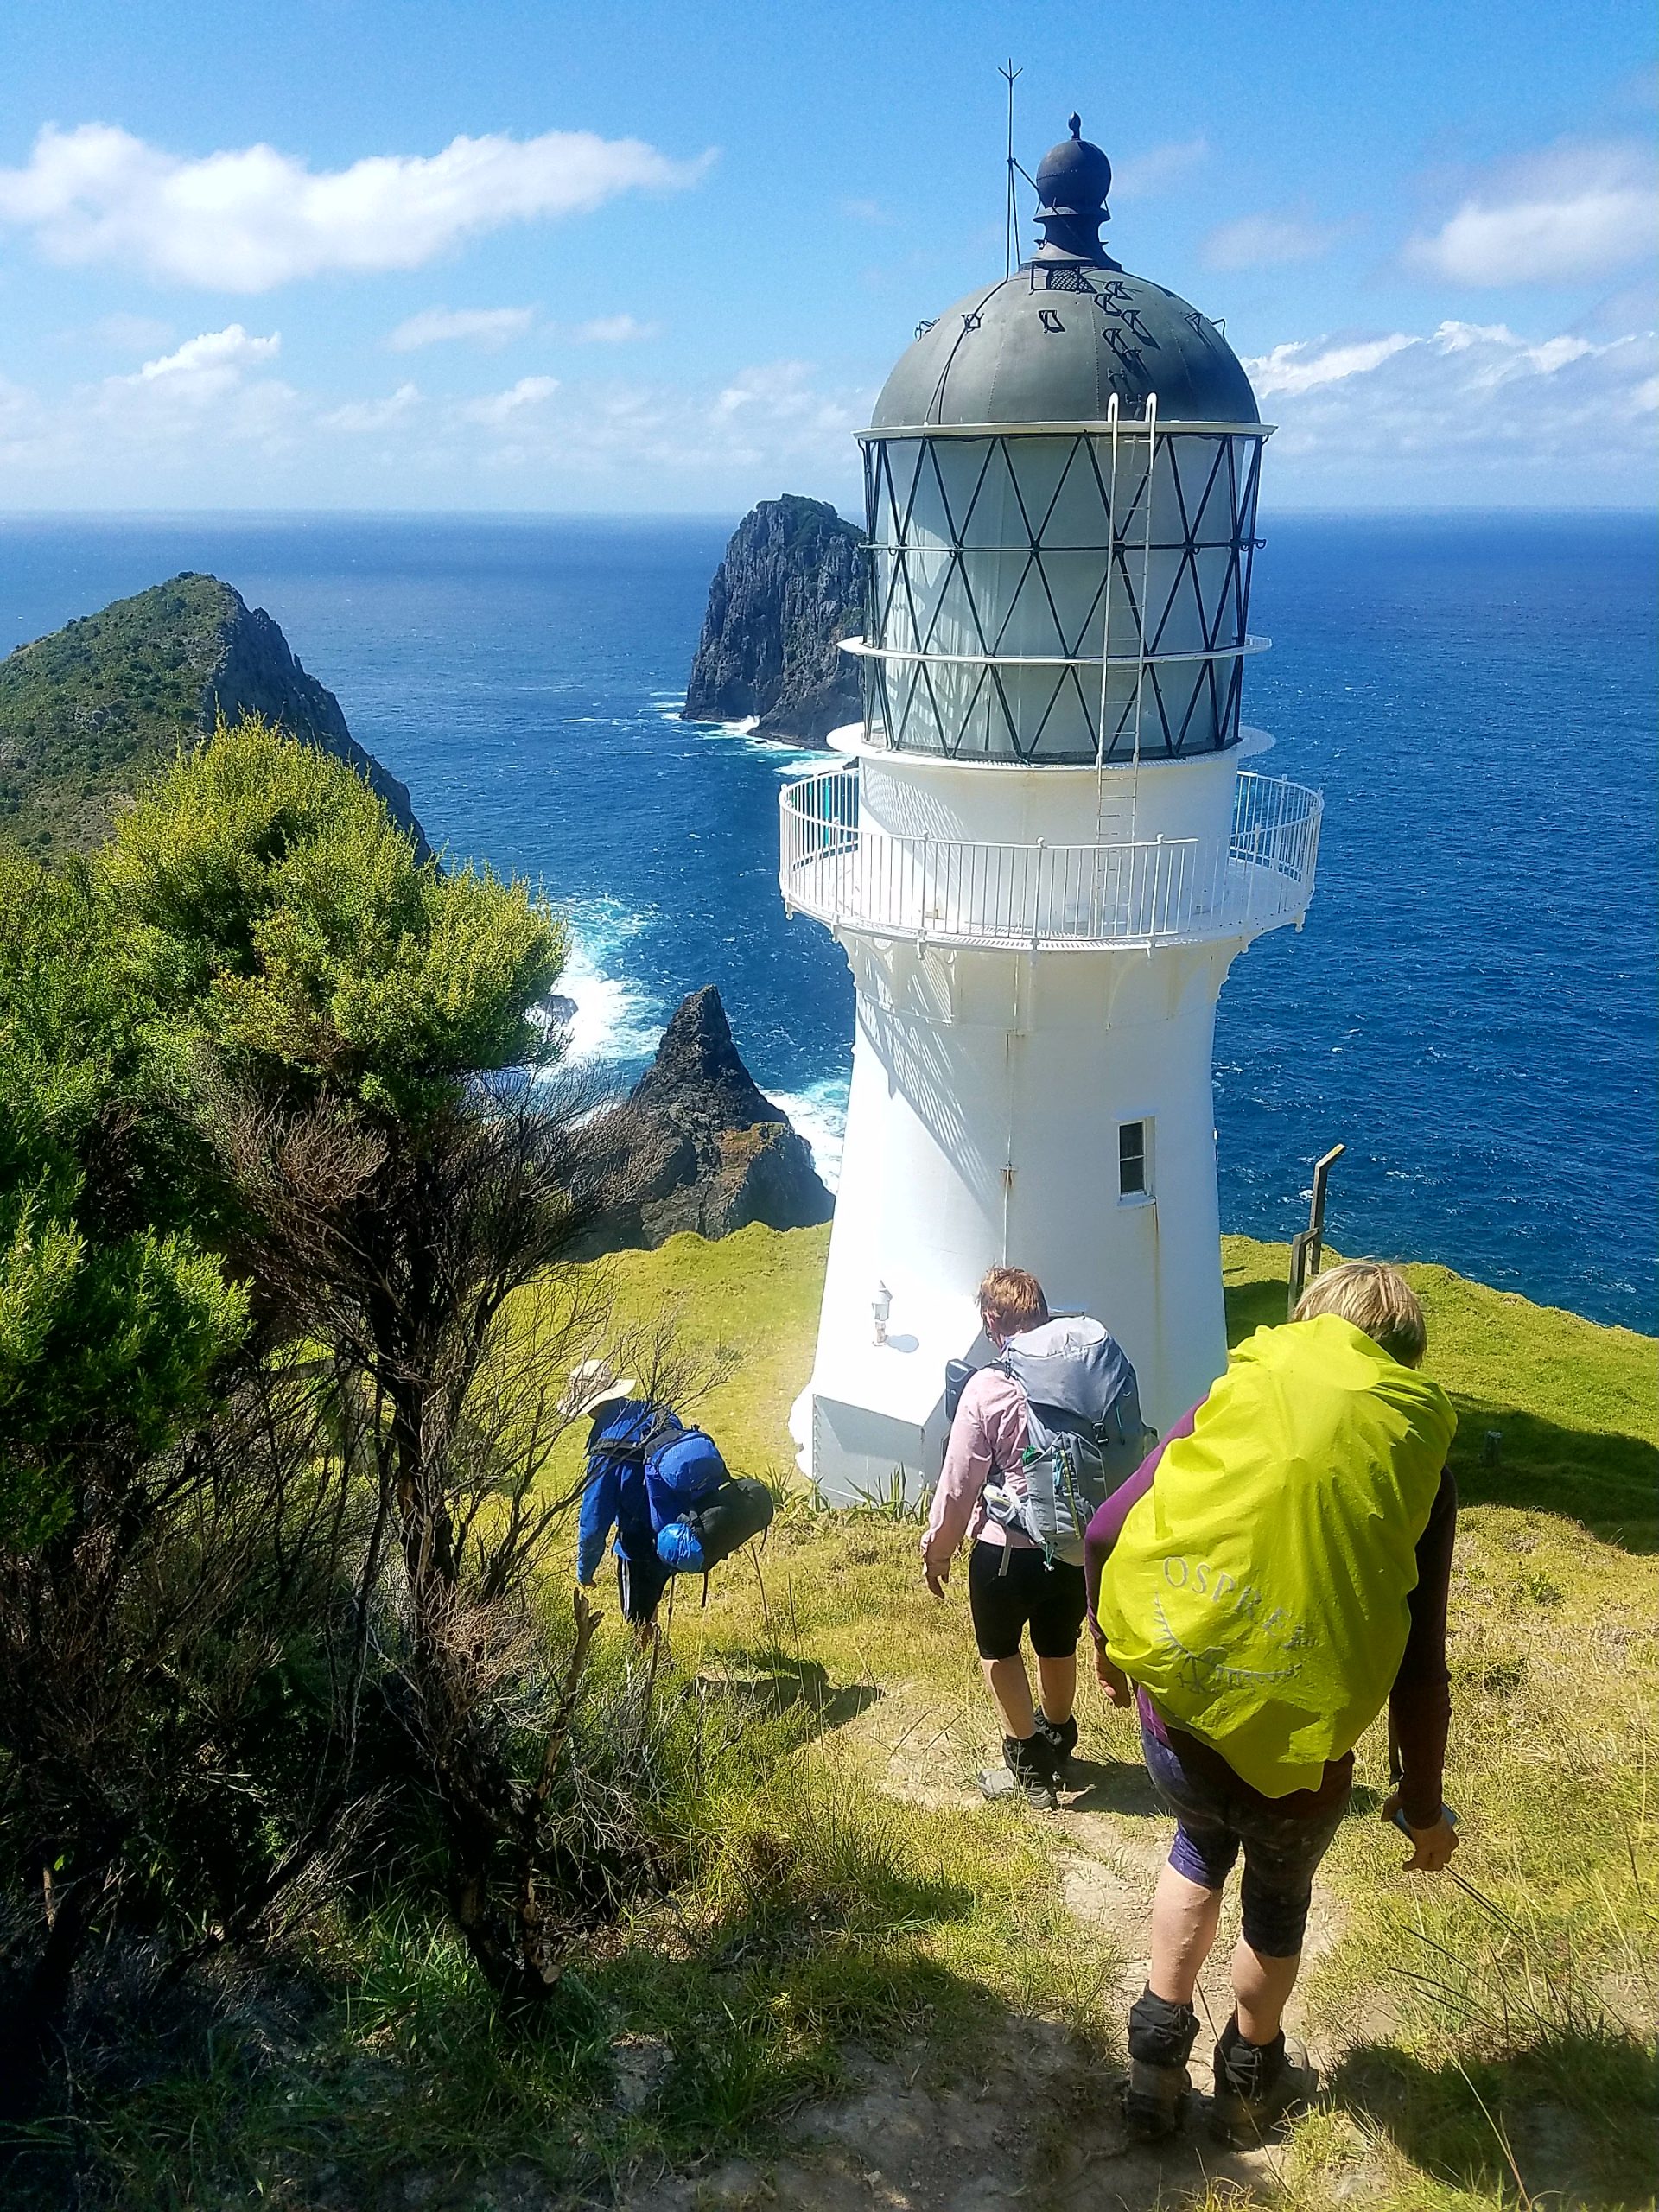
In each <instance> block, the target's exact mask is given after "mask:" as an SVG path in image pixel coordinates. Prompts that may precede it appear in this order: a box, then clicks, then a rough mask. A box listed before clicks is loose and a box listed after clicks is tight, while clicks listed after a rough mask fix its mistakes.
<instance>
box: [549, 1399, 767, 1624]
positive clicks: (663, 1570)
mask: <svg viewBox="0 0 1659 2212" xmlns="http://www.w3.org/2000/svg"><path fill="white" fill-rule="evenodd" d="M570 1383H571V1389H570V1394H569V1397H568V1399H567V1400H566V1403H565V1408H564V1410H565V1413H566V1414H567V1417H568V1418H569V1419H571V1420H573V1421H579V1420H581V1419H582V1418H584V1417H590V1418H591V1421H592V1426H591V1427H590V1428H589V1430H588V1446H587V1454H588V1456H587V1468H586V1474H585V1479H584V1483H583V1488H582V1511H581V1515H580V1516H579V1519H578V1522H577V1529H576V1580H577V1581H578V1582H580V1583H581V1584H582V1585H583V1586H584V1587H587V1586H591V1585H592V1583H593V1580H594V1576H595V1575H596V1574H597V1573H599V1570H600V1567H601V1564H602V1562H603V1560H604V1557H605V1547H606V1544H607V1541H610V1540H611V1537H612V1532H613V1530H614V1532H615V1536H614V1544H613V1548H614V1550H615V1553H616V1572H617V1586H618V1589H619V1592H620V1597H621V1600H622V1616H623V1618H624V1619H625V1620H626V1622H627V1623H628V1624H629V1625H630V1627H631V1628H632V1630H634V1633H635V1635H636V1636H637V1637H639V1639H640V1641H641V1642H642V1643H645V1642H648V1641H650V1640H651V1639H652V1637H654V1635H655V1634H656V1624H657V1609H658V1606H659V1605H661V1603H662V1600H663V1593H664V1591H665V1590H666V1589H667V1588H668V1586H669V1584H670V1582H671V1580H672V1579H673V1577H674V1576H675V1575H677V1574H684V1573H690V1574H701V1575H702V1577H703V1578H704V1581H703V1591H704V1595H705V1597H706V1596H707V1593H708V1580H707V1578H708V1576H709V1573H711V1572H712V1570H713V1569H714V1568H715V1567H718V1566H719V1564H720V1562H721V1560H724V1559H728V1558H729V1557H730V1555H731V1554H732V1553H733V1552H734V1551H736V1550H737V1548H739V1546H740V1545H741V1544H746V1543H747V1541H749V1539H750V1538H751V1537H752V1536H758V1535H760V1533H761V1531H762V1530H763V1529H765V1528H766V1526H767V1525H768V1523H769V1522H771V1519H772V1493H771V1491H769V1490H768V1489H767V1488H766V1484H764V1483H760V1482H754V1481H752V1480H749V1479H748V1478H745V1477H741V1476H736V1475H733V1474H732V1473H731V1472H730V1471H728V1468H727V1465H726V1462H725V1460H724V1459H722V1458H721V1453H720V1447H719V1446H717V1445H716V1444H715V1440H714V1439H713V1437H711V1436H710V1435H709V1434H708V1433H707V1432H706V1431H705V1430H702V1429H701V1428H692V1427H688V1426H687V1425H686V1423H685V1422H683V1421H682V1420H681V1419H680V1417H679V1415H678V1414H677V1413H675V1412H674V1411H673V1409H672V1408H671V1407H668V1406H661V1405H657V1404H655V1403H653V1402H652V1400H651V1399H650V1398H642V1397H636V1396H635V1395H634V1392H635V1391H636V1390H637V1389H638V1388H639V1385H638V1384H637V1383H635V1382H634V1381H633V1379H632V1376H629V1377H626V1378H617V1377H614V1376H613V1374H612V1372H611V1370H610V1367H609V1364H608V1363H607V1362H606V1361H603V1360H588V1361H586V1362H585V1363H583V1364H582V1366H581V1367H579V1368H578V1369H577V1370H575V1374H574V1375H573V1376H571V1378H570Z"/></svg>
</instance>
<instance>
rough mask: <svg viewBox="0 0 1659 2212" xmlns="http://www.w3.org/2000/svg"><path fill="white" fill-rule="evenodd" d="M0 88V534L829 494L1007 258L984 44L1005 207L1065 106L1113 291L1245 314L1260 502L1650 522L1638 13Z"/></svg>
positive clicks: (391, 55)
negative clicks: (970, 296)
mask: <svg viewBox="0 0 1659 2212" xmlns="http://www.w3.org/2000/svg"><path fill="white" fill-rule="evenodd" d="M6 49H7V50H6V89H7V98H6V100H5V102H4V113H3V118H0V506H4V507H8V508H41V507H66V506H86V507H146V508H158V507H229V508H236V507H265V508H268V507H278V506H299V507H317V506H340V507H353V508H377V507H415V508H441V507H460V508H526V509H544V510H575V511H582V512H596V511H607V510H619V511H636V512H652V511H662V510H670V509H672V510H677V511H691V512H697V511H701V512H734V511H737V510H739V509H741V508H742V507H743V506H745V505H747V504H748V503H749V502H750V501H752V500H753V499H756V498H759V497H762V496H765V495H767V494H770V493H777V492H779V491H782V490H786V489H787V490H797V491H805V492H814V493H819V494H821V495H823V496H824V497H828V498H831V499H836V500H837V501H838V502H839V503H840V504H841V505H843V506H844V507H847V506H853V505H855V504H856V492H855V448H854V446H853V443H852V440H851V437H850V435H849V433H850V431H851V430H852V429H854V428H855V427H856V426H857V424H858V423H860V422H861V421H862V420H863V419H864V417H865V414H866V410H868V406H869V404H870V401H871V399H872V397H873V396H874V391H876V390H877V388H878V387H879V385H880V381H881V378H882V377H883V375H884V374H885V372H886V371H887V367H888V366H889V365H891V363H892V361H893V359H894V358H895V356H896V355H897V354H898V353H899V351H900V350H901V349H902V348H903V346H904V345H905V344H906V341H907V340H908V339H909V337H910V335H911V333H912V330H913V328H914V327H915V324H916V322H917V321H918V319H920V318H921V317H924V316H931V315H937V314H938V313H939V312H940V311H941V309H943V308H946V307H948V306H949V305H950V302H951V301H952V300H953V299H955V298H957V296H959V295H961V294H962V293H963V292H964V291H966V290H967V289H969V287H970V286H971V285H973V284H975V283H980V282H982V281H983V280H984V279H985V278H986V277H988V276H990V275H993V274H996V273H999V272H1000V270H1001V256H1002V223H1001V182H1002V180H1001V147H1002V130H1003V108H1002V102H1003V88H1002V85H1001V81H1000V79H999V78H998V76H997V74H996V71H997V67H998V65H999V64H1000V63H1001V61H1002V60H1003V59H1004V58H1005V57H1006V56H1008V55H1012V56H1013V57H1014V60H1015V61H1016V62H1017V63H1019V64H1020V65H1021V66H1022V67H1023V71H1024V73H1023V75H1022V76H1021V78H1020V81H1019V86H1018V88H1017V92H1018V109H1017V118H1018V121H1017V143H1018V147H1019V149H1020V154H1021V156H1022V158H1023V159H1024V161H1025V162H1026V165H1027V168H1031V169H1033V170H1034V169H1035V167H1036V164H1037V162H1038V160H1039V157H1040V156H1041V154H1042V152H1043V150H1044V149H1045V148H1046V146H1047V145H1048V144H1049V143H1051V142H1052V140H1054V139H1055V138H1057V137H1060V136H1062V135H1063V133H1064V130H1065V118H1066V115H1067V113H1068V112H1069V111H1070V110H1071V108H1072V107H1073V106H1074V105H1075V106H1076V107H1077V108H1078V109H1080V110H1081V111H1082V114H1083V117H1084V129H1085V131H1086V133H1087V135H1088V136H1090V137H1093V138H1095V139H1096V140H1097V141H1098V142H1099V143H1101V144H1103V146H1104V147H1105V149H1106V150H1107V152H1108V154H1109V156H1111V159H1112V161H1113V163H1114V165H1115V167H1116V170H1117V172H1118V181H1117V184H1116V188H1115V189H1114V192H1113V194H1112V203H1113V221H1112V225H1111V228H1110V230H1109V233H1108V236H1109V244H1110V245H1111V246H1112V248H1113V251H1115V252H1116V255H1117V257H1118V258H1119V259H1120V260H1122V262H1123V263H1124V264H1125V265H1126V266H1128V267H1129V268H1131V269H1134V270H1138V271H1140V272H1141V273H1143V274H1145V275H1147V276H1150V277H1156V278H1157V279H1158V280H1159V281H1160V282H1161V283H1167V284H1169V285H1171V286H1173V288H1174V289H1176V290H1178V291H1179V292H1181V293H1183V294H1185V296H1187V297H1188V298H1190V299H1192V300H1193V301H1194V302H1197V303H1198V305H1200V306H1201V307H1203V308H1205V310H1206V311H1207V312H1208V313H1210V314H1211V315H1216V316H1217V317H1224V318H1225V321H1226V326H1227V329H1228V334H1229V335H1230V338H1231V339H1232V340H1233V342H1234V344H1235V345H1236V347H1237V349H1238V351H1239V352H1240V353H1241V354H1242V355H1243V356H1244V357H1245V359H1247V361H1248V362H1249V365H1250V367H1251V373H1252V376H1253V378H1255V383H1256V385H1257V390H1258V391H1259V393H1260V394H1261V397H1262V409H1263V413H1264V414H1265V415H1266V416H1267V417H1268V419H1269V420H1270V421H1275V422H1277V423H1280V424H1281V430H1280V434H1279V435H1278V436H1277V437H1276V438H1275V440H1274V443H1273V445H1272V447H1271V448H1269V457H1268V483H1267V489H1266V499H1267V501H1268V505H1270V506H1271V505H1278V506H1280V507H1292V506H1314V507H1343V506H1357V505H1413V506H1438V505H1482V506H1485V505H1585V504H1609V505H1629V504H1641V503H1645V502H1647V501H1648V500H1649V499H1650V496H1651V491H1652V480H1653V468H1652V453H1653V426H1654V423H1655V421H1656V411H1655V410H1656V406H1659V376H1656V368H1659V360H1656V344H1655V339H1654V328H1655V321H1656V310H1655V303H1654V270H1653V253H1654V245H1655V239H1656V236H1659V226H1656V223H1655V219H1654V218H1655V158H1654V137H1655V122H1656V87H1659V73H1656V67H1655V63H1654V52H1653V49H1654V40H1653V35H1652V21H1651V16H1650V12H1649V10H1648V9H1647V8H1645V7H1643V6H1641V5H1638V4H1636V0H1619V4H1613V3H1612V0H1579V4H1577V5H1576V6H1575V7H1574V8H1573V9H1572V10H1563V9H1561V8H1560V5H1559V4H1556V5H1553V6H1551V7H1548V8H1545V7H1544V6H1542V5H1536V4H1533V0H1504V3H1501V0H1484V4H1480V5H1474V4H1460V3H1459V0H1436V4H1435V5H1434V6H1433V8H1423V9H1416V10H1412V9H1402V8H1400V7H1399V6H1398V5H1397V4H1396V5H1392V6H1388V7H1384V6H1382V5H1373V4H1370V0H1355V3H1354V4H1349V3H1348V0H1302V4H1294V0H1254V3H1253V4H1249V5H1247V4H1244V0H1229V4H1216V3H1215V0H1211V4H1204V0H1187V3H1186V4H1183V5H1181V6H1179V7H1177V6H1175V5H1173V4H1169V0H1166V4H1164V5H1162V6H1154V5H1150V4H1145V0H1142V3H1141V4H1131V5H1109V6H1106V5H1101V4H1099V0H1096V4H1094V5H1091V6H1089V7H1072V8H1069V9H1068V8H1057V7H1055V6H1054V5H1053V4H1052V0H1046V4H1044V5H1040V6H1039V5H1036V4H1020V5H1007V4H1004V5H994V4H988V0H948V4H946V3H944V0H887V4H885V5H880V4H874V5H873V4H866V0H837V4H836V5H834V6H829V5H817V4H810V5H809V4H803V0H771V4H764V3H763V0H743V4H731V0H727V4H723V5H722V4H718V0H714V4H711V3H710V0H704V4H703V5H702V7H700V8H689V7H686V6H685V5H683V4H680V5H676V6H673V7H669V6H659V5H653V4H635V3H634V0H617V4H614V5H612V6H610V7H608V8H604V9H601V8H597V7H594V6H583V7H580V8H577V7H571V6H569V5H566V4H564V0H540V4H537V5H521V4H512V0H467V4H465V5H461V4H457V0H448V4H444V5H436V4H432V0H329V3H328V4H327V5H323V4H313V3H312V0H288V3H287V4H285V5H283V7H281V8H277V7H274V6H270V5H268V4H264V0H255V4H250V5H244V6H242V7H239V8H229V7H226V6H225V5H224V4H223V0H214V4H213V5H202V4H199V3H198V0H167V4H166V5H162V4H159V0H103V4H96V5H94V4H87V0H58V4H56V5H54V7H52V8H51V9H49V10H48V9H47V8H44V7H29V8H24V7H22V6H19V5H16V4H15V5H14V6H13V8H12V9H11V10H10V11H9V19H8V25H7V32H6ZM1029 205H1030V195H1029V194H1022V211H1023V212H1024V213H1027V214H1028V211H1029ZM1026 234H1027V237H1028V236H1029V225H1028V223H1027V226H1026Z"/></svg>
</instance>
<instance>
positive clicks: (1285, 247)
mask: <svg viewBox="0 0 1659 2212" xmlns="http://www.w3.org/2000/svg"><path fill="white" fill-rule="evenodd" d="M1340 236H1341V232H1340V230H1339V229H1338V226H1337V225H1335V224H1334V223H1314V222H1309V221H1308V220H1306V219H1305V218H1303V217H1301V216H1297V215H1241V216H1239V217H1238V218H1237V219H1236V221H1234V222H1231V223H1223V224H1222V225H1221V226H1219V228H1218V229H1216V230H1213V231H1211V233H1210V235H1209V237H1208V238H1205V241H1204V245H1203V246H1202V248H1201V249H1200V250H1201V251H1202V253H1203V256H1204V259H1205V264H1206V265H1207V266H1208V267H1209V268H1211V269H1271V268H1276V267H1280V266H1282V265H1283V264H1285V263H1286V262H1291V261H1315V260H1317V259H1318V258H1319V255H1320V254H1322V253H1325V252H1327V251H1329V250H1330V248H1331V247H1332V245H1335V243H1336V241H1337V239H1338V238H1339V237H1340Z"/></svg>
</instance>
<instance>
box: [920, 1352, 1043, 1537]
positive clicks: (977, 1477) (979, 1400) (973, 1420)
mask: <svg viewBox="0 0 1659 2212" xmlns="http://www.w3.org/2000/svg"><path fill="white" fill-rule="evenodd" d="M1025 1448H1026V1397H1025V1393H1024V1391H1023V1390H1021V1389H1020V1386H1019V1384H1018V1383H1014V1382H1011V1381H1010V1380H1009V1378H1008V1376H1006V1375H1005V1374H1003V1372H1002V1370H1001V1368H999V1367H982V1368H981V1369H980V1370H979V1372H978V1373H977V1374H976V1375H974V1376H970V1377H969V1382H968V1384H967V1387H966V1388H965V1389H963V1394H962V1399H961V1402H960V1403H959V1404H958V1406H957V1417H956V1419H955V1421H952V1422H951V1424H950V1442H949V1443H948V1444H947V1445H946V1446H945V1452H944V1469H943V1471H942V1472H941V1473H940V1476H939V1481H938V1489H937V1490H936V1491H934V1493H933V1510H932V1511H931V1514H930V1515H929V1516H928V1522H927V1533H926V1535H925V1536H924V1537H923V1538H922V1555H923V1557H924V1558H925V1560H928V1561H930V1563H931V1564H932V1565H933V1566H935V1567H943V1566H944V1565H945V1564H947V1563H948V1562H949V1561H950V1560H953V1559H954V1558H955V1557H956V1555H957V1552H958V1551H959V1550H960V1549H961V1548H962V1545H963V1541H964V1539H965V1540H966V1541H968V1542H969V1543H973V1542H976V1541H978V1540H980V1539H981V1538H982V1539H983V1540H984V1541H985V1542H986V1543H988V1544H1011V1545H1012V1546H1013V1547H1014V1549H1015V1550H1016V1551H1027V1552H1028V1551H1033V1550H1035V1548H1036V1547H1035V1546H1034V1545H1033V1542H1032V1541H1031V1539H1030V1538H1029V1537H1028V1536H1024V1535H1020V1532H1019V1531H1018V1530H1017V1529H1005V1528H1004V1527H1003V1526H1002V1524H1001V1522H1000V1521H993V1520H992V1519H991V1518H990V1516H989V1515H988V1513H987V1512H986V1510H985V1500H984V1497H983V1495H982V1492H983V1491H984V1488H985V1485H986V1484H987V1483H988V1482H990V1481H997V1482H1001V1481H1005V1480H1006V1479H1007V1477H1008V1476H1009V1475H1010V1474H1012V1473H1014V1471H1016V1470H1017V1469H1018V1467H1019V1465H1020V1453H1021V1452H1023V1451H1024V1450H1025Z"/></svg>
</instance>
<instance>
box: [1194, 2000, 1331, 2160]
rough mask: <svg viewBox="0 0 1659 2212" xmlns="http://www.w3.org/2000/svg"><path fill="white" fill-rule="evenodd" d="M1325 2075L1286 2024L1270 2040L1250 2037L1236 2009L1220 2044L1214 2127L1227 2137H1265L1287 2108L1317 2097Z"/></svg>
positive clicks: (1234, 2140)
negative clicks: (1291, 2038)
mask: <svg viewBox="0 0 1659 2212" xmlns="http://www.w3.org/2000/svg"><path fill="white" fill-rule="evenodd" d="M1317 2088H1319V2075H1317V2074H1316V2073H1315V2072H1314V2070H1313V2067H1312V2066H1311V2065H1310V2064H1309V2063H1308V2058H1307V2053H1306V2051H1305V2050H1303V2049H1302V2047H1301V2045H1300V2044H1287V2043H1286V2041H1285V2035H1284V2030H1283V2029H1282V2028H1281V2030H1280V2031H1279V2033H1278V2034H1277V2035H1276V2036H1275V2037H1274V2039H1273V2041H1272V2042H1271V2043H1269V2044H1253V2043H1246V2042H1245V2040H1244V2038H1243V2036H1242V2035H1240V2033H1239V2031H1238V2019H1237V2017H1236V2015H1235V2017H1234V2018H1232V2019H1230V2020H1229V2021H1228V2023H1227V2024H1226V2026H1225V2027H1224V2029H1223V2030H1222V2031H1221V2040H1220V2042H1219V2043H1218V2044H1217V2045H1216V2096H1215V2105H1214V2109H1213V2111H1212V2112H1211V2120H1210V2128H1211V2133H1212V2134H1213V2135H1214V2136H1215V2137H1216V2139H1217V2141H1219V2142H1222V2143H1231V2144H1234V2145H1249V2144H1252V2143H1259V2142H1261V2141H1262V2138H1263V2137H1264V2136H1265V2135H1266V2134H1267V2133H1268V2130H1269V2129H1270V2128H1272V2127H1273V2126H1274V2125H1275V2124H1276V2123H1277V2122H1278V2121H1280V2120H1282V2119H1284V2117H1285V2115H1286V2114H1287V2113H1292V2112H1298V2111H1300V2109H1301V2107H1303V2106H1304V2105H1306V2104H1310V2103H1311V2102H1312V2101H1313V2094H1314V2091H1315V2090H1316V2089H1317Z"/></svg>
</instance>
